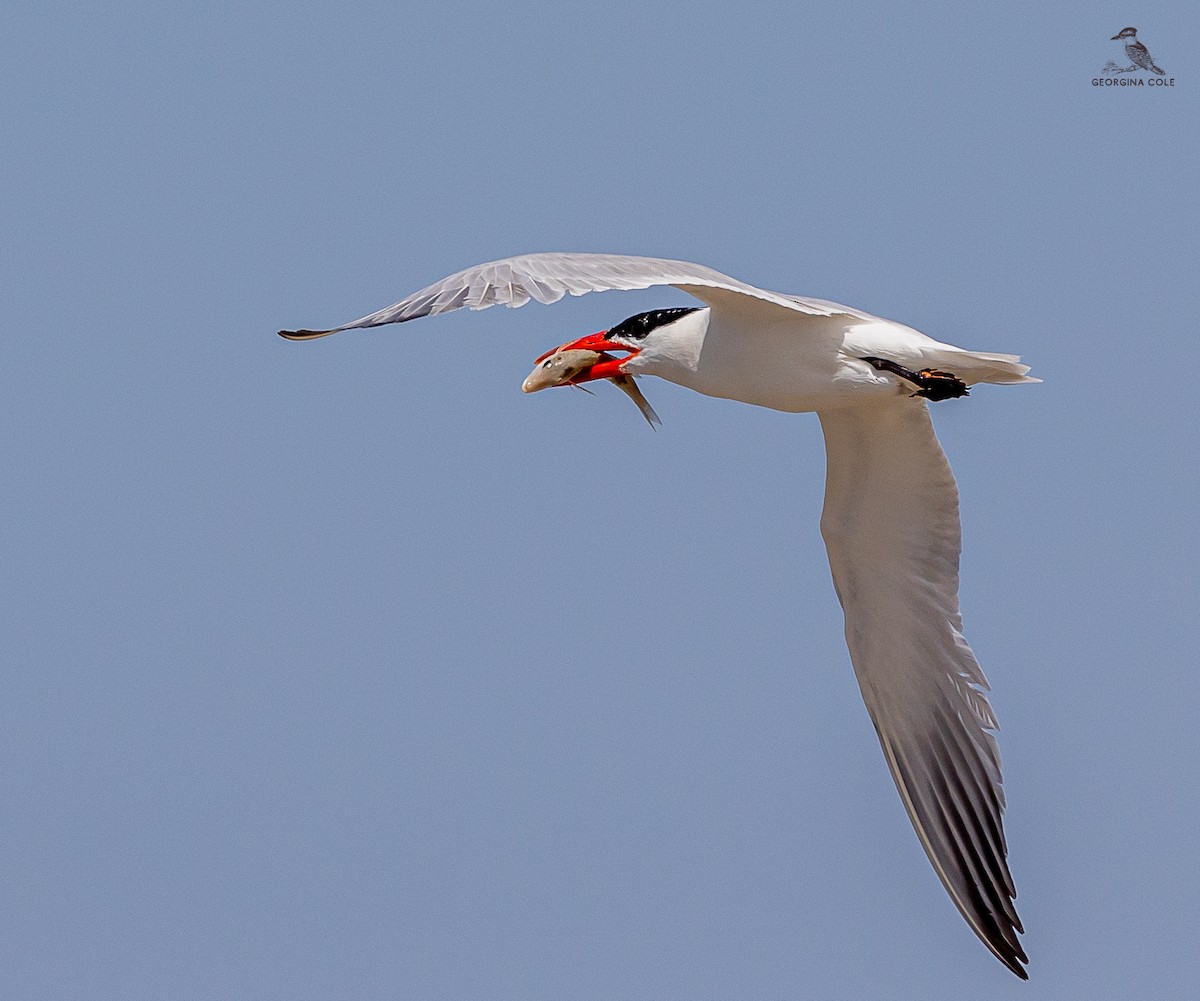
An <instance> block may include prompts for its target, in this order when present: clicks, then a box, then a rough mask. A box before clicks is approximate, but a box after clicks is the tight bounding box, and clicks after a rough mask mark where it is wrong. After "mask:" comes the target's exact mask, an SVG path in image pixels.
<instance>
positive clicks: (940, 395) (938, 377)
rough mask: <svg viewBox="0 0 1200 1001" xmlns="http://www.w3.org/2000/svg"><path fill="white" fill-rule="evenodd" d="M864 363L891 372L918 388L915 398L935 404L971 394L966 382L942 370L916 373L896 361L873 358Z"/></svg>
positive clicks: (927, 370) (881, 370)
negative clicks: (920, 397) (922, 398)
mask: <svg viewBox="0 0 1200 1001" xmlns="http://www.w3.org/2000/svg"><path fill="white" fill-rule="evenodd" d="M863 361H865V362H866V363H867V364H868V365H870V366H871V367H872V368H874V369H876V370H877V371H880V372H891V373H892V374H893V375H898V376H900V378H901V379H904V380H905V381H906V382H911V383H912V384H913V385H914V386H916V387H917V391H916V392H915V393H913V394H912V395H913V396H923V397H924V398H925V399H927V400H932V401H933V402H934V403H937V402H938V401H940V400H953V399H957V398H958V397H960V396H969V395H970V394H971V391H970V390H969V389H968V388H967V384H966V383H965V382H963V381H962V380H961V379H959V378H958V377H957V376H956V375H954V374H952V373H950V372H943V371H942V370H941V369H936V368H923V369H921V371H919V372H914V371H913V370H912V369H910V368H905V367H904V366H903V365H899V364H897V363H896V362H894V361H888V359H886V358H875V357H872V356H868V357H866V358H864V359H863Z"/></svg>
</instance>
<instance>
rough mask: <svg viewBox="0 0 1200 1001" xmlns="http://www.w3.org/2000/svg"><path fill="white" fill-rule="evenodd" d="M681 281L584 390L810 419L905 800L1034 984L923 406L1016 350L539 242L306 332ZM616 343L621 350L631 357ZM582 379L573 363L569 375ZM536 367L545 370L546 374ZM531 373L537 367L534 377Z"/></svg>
mask: <svg viewBox="0 0 1200 1001" xmlns="http://www.w3.org/2000/svg"><path fill="white" fill-rule="evenodd" d="M659 285H671V286H674V287H676V288H678V289H682V290H683V291H684V292H687V293H689V294H690V295H692V296H694V297H695V298H696V299H698V300H699V301H700V302H701V303H702V304H703V305H702V306H698V307H694V308H673V309H659V310H652V311H650V312H646V313H639V314H638V315H637V316H633V317H630V318H629V319H627V320H625V321H623V322H621V323H619V324H617V325H616V326H614V327H611V328H609V329H608V330H604V331H601V332H599V333H596V334H591V335H589V336H587V337H582V338H579V339H577V340H573V341H569V342H567V343H566V344H563V345H561V346H560V347H559V348H556V349H555V350H554V351H551V352H549V353H548V354H547V355H545V356H543V357H544V358H552V357H553V356H554V355H555V354H556V353H557V352H561V351H572V352H579V354H576V355H572V356H571V358H572V360H573V361H574V360H575V359H579V358H583V359H585V360H588V359H590V356H589V355H586V354H583V353H584V352H592V353H593V354H594V355H595V359H596V360H595V363H594V364H592V365H591V366H590V367H587V366H586V365H585V366H584V367H582V368H581V369H580V371H579V372H578V374H577V375H575V376H574V378H573V380H572V382H573V383H574V384H578V383H582V382H588V381H592V380H596V379H612V378H620V377H630V376H643V375H647V376H648V375H654V376H658V377H660V378H662V379H666V380H668V381H669V382H674V383H677V384H678V385H681V386H685V387H687V388H688V389H693V390H695V391H697V392H699V393H703V394H705V395H708V396H716V397H723V398H727V399H733V400H741V401H743V402H745V403H751V404H755V405H757V406H762V407H770V408H772V409H774V410H783V411H789V412H806V411H815V412H816V413H817V415H818V417H819V419H820V422H821V427H822V430H823V431H824V435H825V446H826V452H827V474H826V484H825V503H824V511H823V513H822V515H821V534H822V536H823V537H824V540H825V545H826V549H827V551H828V556H829V565H830V569H831V570H832V572H833V582H834V588H835V590H836V591H837V595H838V598H839V600H840V601H841V604H842V609H843V612H844V614H845V632H846V643H847V645H848V647H849V649H850V658H851V661H852V662H853V665H854V671H855V674H856V675H857V677H858V683H859V687H860V689H861V691H862V696H863V700H864V701H865V702H866V706H867V710H868V712H869V713H870V715H871V720H872V722H873V723H874V724H875V730H876V733H877V734H878V736H879V743H880V744H881V746H882V748H883V754H884V757H885V759H886V760H887V764H888V768H889V769H890V770H891V774H892V778H893V780H894V781H895V783H896V788H897V789H898V790H899V792H900V798H901V799H902V800H903V802H904V806H905V808H906V809H907V811H908V815H909V818H910V819H911V820H912V824H913V827H914V828H915V829H916V832H917V837H918V838H919V839H920V842H921V845H922V846H923V847H924V849H925V852H926V854H927V855H928V856H929V860H930V862H932V863H933V868H934V869H935V870H936V872H937V874H938V877H939V878H940V879H941V881H942V883H943V885H944V886H945V887H946V890H947V891H948V892H949V894H950V897H951V899H952V900H953V901H954V903H955V905H956V906H957V907H958V909H959V911H960V912H961V913H962V916H963V917H964V918H965V919H966V921H967V923H968V924H969V925H970V926H971V928H972V929H973V930H974V932H975V934H976V935H978V936H979V938H980V939H981V940H982V942H983V943H984V945H986V946H987V947H988V949H990V950H991V951H992V953H993V954H994V955H995V956H996V958H998V959H999V960H1000V962H1002V963H1003V964H1004V965H1005V966H1006V967H1008V969H1010V970H1011V971H1012V972H1013V973H1015V974H1016V975H1017V976H1018V977H1021V978H1022V979H1028V974H1027V973H1026V971H1025V968H1024V964H1026V963H1028V961H1029V960H1028V957H1027V956H1026V954H1025V951H1024V950H1023V949H1022V947H1021V943H1020V940H1019V939H1018V934H1023V932H1024V929H1023V928H1022V926H1021V921H1020V919H1019V918H1018V916H1017V912H1016V909H1015V907H1014V905H1013V901H1014V900H1015V899H1016V888H1015V886H1014V885H1013V880H1012V876H1011V874H1010V872H1009V868H1008V863H1007V854H1008V849H1007V846H1006V843H1005V837H1004V829H1003V826H1002V823H1001V815H1002V813H1003V811H1004V792H1003V790H1002V787H1001V777H1000V756H999V752H998V749H997V745H996V740H995V737H994V736H993V731H994V730H996V729H997V724H996V718H995V716H994V715H993V713H992V709H991V707H990V706H989V705H988V701H987V695H986V692H987V689H988V684H987V680H986V679H985V677H984V675H983V672H982V670H981V669H980V667H979V663H978V662H977V661H976V659H975V655H974V654H973V653H972V652H971V648H970V646H968V645H967V641H966V640H965V639H964V638H963V632H962V617H961V615H960V613H959V603H958V561H959V553H960V550H961V529H960V524H959V512H958V487H957V485H956V484H955V480H954V475H953V473H951V471H950V466H949V464H948V463H947V461H946V457H945V455H944V454H943V452H942V449H941V446H940V445H939V443H938V440H937V437H936V436H935V434H934V431H933V424H932V422H931V420H930V416H929V406H928V401H939V400H945V399H952V398H956V397H962V396H966V395H967V394H968V390H969V388H970V387H971V386H973V385H975V384H977V383H1000V384H1014V383H1028V382H1038V381H1040V380H1037V379H1033V378H1031V377H1029V376H1028V375H1027V374H1026V373H1027V372H1028V371H1029V367H1028V366H1026V365H1022V364H1020V360H1019V359H1018V358H1017V357H1016V356H1015V355H1007V354H993V353H984V352H979V351H967V350H964V349H963V348H958V347H954V346H953V345H950V344H943V343H941V342H939V341H936V340H934V339H933V338H931V337H928V336H926V335H925V334H922V333H921V332H919V331H917V330H914V329H912V328H911V327H906V326H904V325H903V324H900V323H895V322H893V321H891V320H885V319H883V318H881V317H878V316H873V315H871V314H870V313H865V312H863V311H861V310H858V309H853V308H851V307H849V306H841V305H839V304H837V303H835V302H827V301H825V300H822V299H810V298H807V297H801V296H793V295H783V294H780V293H778V292H769V291H766V290H765V289H760V288H755V287H754V286H753V285H747V284H745V283H744V282H740V281H738V280H737V279H734V278H730V277H728V276H727V275H723V274H721V273H720V272H718V271H714V270H713V269H711V268H708V267H705V266H703V265H699V264H688V263H686V262H684V261H671V260H661V259H656V258H649V257H624V256H616V255H611V254H557V253H551V254H528V255H524V256H520V257H512V258H508V259H506V260H502V261H494V262H492V263H489V264H481V265H478V266H477V267H473V268H468V269H467V270H465V271H461V272H459V273H458V274H455V275H451V276H450V277H449V278H445V279H443V280H442V281H439V282H436V283H434V284H433V285H430V286H429V287H428V288H424V289H422V290H421V291H419V292H416V293H414V294H413V295H410V296H408V297H407V298H405V299H402V300H401V301H400V302H397V303H395V304H394V305H392V306H388V307H387V308H386V309H381V310H379V311H378V312H375V313H371V314H370V315H369V316H364V317H362V318H361V319H359V320H355V321H353V322H352V323H346V324H343V325H341V326H339V327H333V328H330V329H328V330H282V331H280V334H281V335H282V336H283V337H287V338H289V339H292V340H309V339H312V338H316V337H323V336H325V335H327V334H332V333H336V332H338V331H341V330H350V329H352V328H360V327H377V326H382V325H384V324H388V323H403V322H406V321H408V320H415V319H418V318H419V317H423V316H436V315H437V314H439V313H448V312H450V311H452V310H455V309H459V308H461V307H467V308H468V309H486V308H487V307H489V306H494V305H497V304H499V305H503V306H510V307H517V306H523V305H525V303H527V302H528V301H529V300H530V299H536V300H537V301H538V302H542V303H552V302H557V301H558V300H559V299H561V298H562V297H563V296H564V295H566V294H567V293H570V294H571V295H584V294H585V293H588V292H600V291H606V290H614V289H644V288H650V287H652V286H659ZM617 355H619V356H620V357H617ZM571 370H572V372H574V371H575V368H574V367H572V369H571ZM535 371H536V370H535ZM531 378H532V377H531Z"/></svg>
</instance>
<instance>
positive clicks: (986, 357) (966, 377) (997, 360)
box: [938, 349, 1042, 386]
mask: <svg viewBox="0 0 1200 1001" xmlns="http://www.w3.org/2000/svg"><path fill="white" fill-rule="evenodd" d="M938 361H939V364H944V365H945V366H946V368H947V369H948V370H949V371H951V372H953V373H954V374H955V375H956V376H958V378H960V379H961V380H962V381H963V382H965V383H967V384H968V385H974V384H975V383H977V382H992V383H997V384H999V385H1002V386H1011V385H1018V384H1020V383H1023V382H1041V381H1042V380H1041V379H1035V378H1034V377H1033V376H1031V375H1026V374H1025V373H1027V372H1028V371H1029V366H1028V365H1022V364H1021V359H1020V357H1019V356H1017V355H1000V354H991V353H990V352H986V351H964V350H961V349H955V351H954V354H953V356H952V357H951V356H948V354H947V356H945V357H939V359H938Z"/></svg>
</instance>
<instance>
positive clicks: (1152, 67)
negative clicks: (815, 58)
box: [1150, 63, 1167, 76]
mask: <svg viewBox="0 0 1200 1001" xmlns="http://www.w3.org/2000/svg"><path fill="white" fill-rule="evenodd" d="M1150 69H1151V70H1152V71H1153V72H1155V73H1157V74H1158V75H1159V76H1166V75H1167V71H1166V70H1160V69H1159V68H1158V67H1157V66H1155V65H1154V63H1151V64H1150Z"/></svg>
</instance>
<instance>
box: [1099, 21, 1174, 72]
mask: <svg viewBox="0 0 1200 1001" xmlns="http://www.w3.org/2000/svg"><path fill="white" fill-rule="evenodd" d="M1121 39H1124V40H1125V55H1127V56H1128V57H1129V61H1130V62H1131V63H1133V65H1134V66H1139V67H1141V68H1142V69H1144V70H1149V71H1150V72H1151V73H1157V74H1158V75H1159V76H1166V73H1167V71H1166V70H1160V69H1159V68H1158V67H1157V66H1155V65H1154V60H1153V59H1151V58H1150V50H1149V49H1147V48H1146V46H1144V45H1143V44H1142V43H1141V42H1139V41H1138V38H1137V28H1122V29H1121V30H1120V31H1119V32H1118V33H1117V34H1115V35H1113V36H1112V38H1111V39H1109V40H1110V41H1113V42H1119V41H1121ZM1130 68H1131V69H1132V67H1130Z"/></svg>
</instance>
